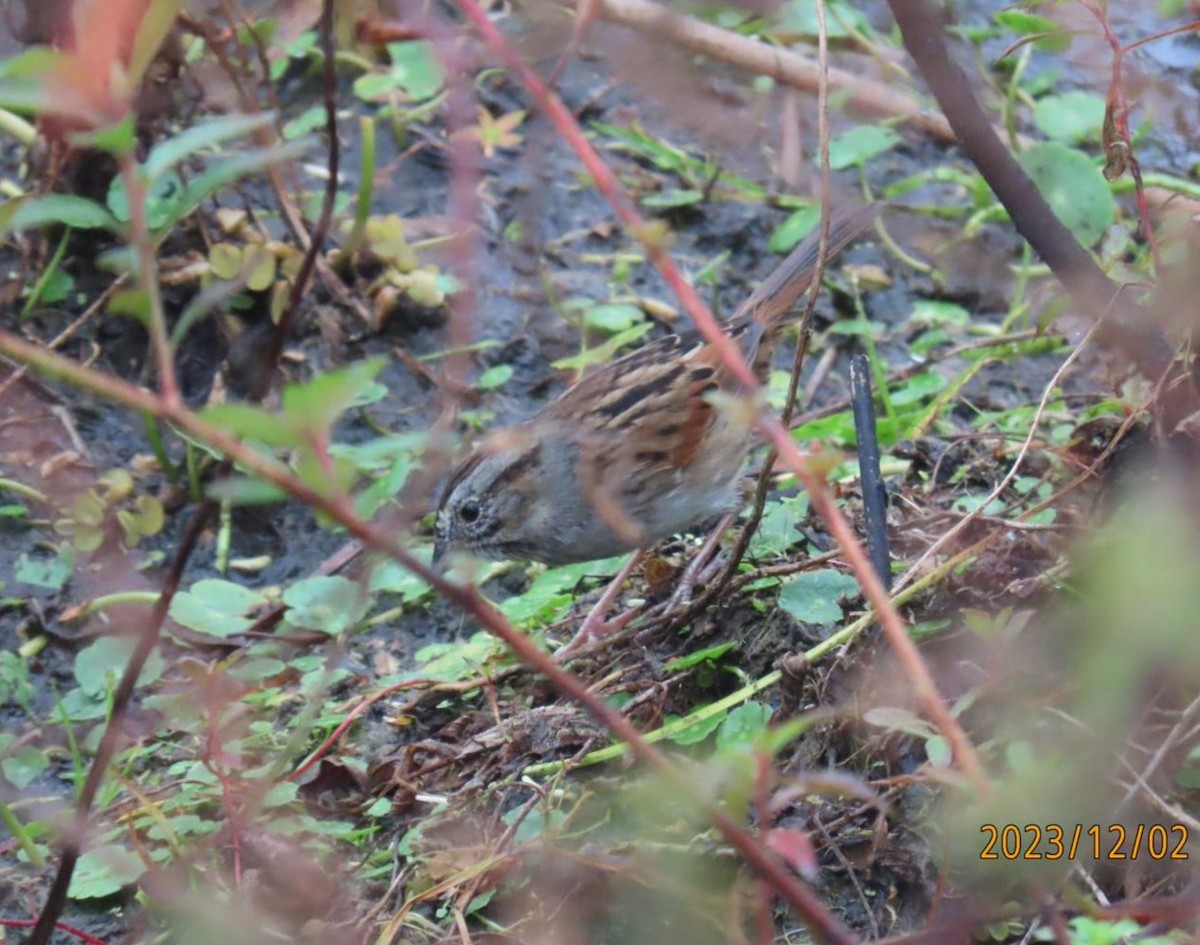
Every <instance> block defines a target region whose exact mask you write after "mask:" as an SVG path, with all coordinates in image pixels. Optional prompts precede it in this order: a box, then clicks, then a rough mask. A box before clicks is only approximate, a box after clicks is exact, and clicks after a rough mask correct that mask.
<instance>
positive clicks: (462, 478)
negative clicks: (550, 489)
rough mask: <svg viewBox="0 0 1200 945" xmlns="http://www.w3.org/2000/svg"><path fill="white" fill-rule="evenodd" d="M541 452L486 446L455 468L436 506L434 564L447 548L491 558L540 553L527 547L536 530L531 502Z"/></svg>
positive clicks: (526, 556) (534, 492)
mask: <svg viewBox="0 0 1200 945" xmlns="http://www.w3.org/2000/svg"><path fill="white" fill-rule="evenodd" d="M539 452H540V451H539V450H538V449H537V448H536V447H534V448H531V449H525V450H521V449H500V450H496V451H488V450H487V449H486V448H485V449H483V450H480V451H479V452H477V453H475V454H474V455H473V456H471V457H470V458H468V459H467V460H466V461H465V462H463V463H462V464H461V465H460V466H459V467H458V468H457V469H456V470H455V471H454V473H453V474H452V475H451V476H450V480H449V482H448V483H447V485H446V490H445V492H444V493H443V494H442V501H441V504H440V505H439V506H438V514H437V524H436V526H435V528H434V545H433V559H434V561H435V562H438V561H439V560H440V559H441V558H442V556H443V555H445V554H446V553H447V552H450V551H463V552H468V553H470V554H473V555H477V556H479V557H481V558H490V559H493V560H504V559H509V558H533V559H538V558H539V557H540V556H539V555H538V554H536V553H535V552H536V548H531V547H530V542H531V540H533V539H536V537H537V535H538V534H539V523H538V522H537V521H536V520H535V518H536V509H535V507H534V503H533V501H532V500H533V498H534V496H535V495H536V480H537V475H536V474H537V470H536V464H537V462H538V454H539Z"/></svg>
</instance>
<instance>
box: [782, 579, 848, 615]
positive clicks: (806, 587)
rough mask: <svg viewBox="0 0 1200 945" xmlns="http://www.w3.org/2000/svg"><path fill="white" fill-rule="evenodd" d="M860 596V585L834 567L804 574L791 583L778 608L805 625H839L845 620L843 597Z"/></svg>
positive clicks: (783, 593) (784, 588)
mask: <svg viewBox="0 0 1200 945" xmlns="http://www.w3.org/2000/svg"><path fill="white" fill-rule="evenodd" d="M857 594H858V582H857V581H856V580H854V578H852V577H850V575H848V574H843V573H842V572H841V571H835V570H834V569H833V568H821V569H820V570H818V571H805V572H803V573H802V574H797V575H796V576H795V577H794V578H792V579H791V580H790V581H788V582H787V583H786V584H785V585H784V586H783V590H782V591H781V592H780V594H779V606H780V607H782V608H783V609H784V610H785V611H786V612H787V613H789V614H791V615H792V616H793V617H795V618H796V619H797V620H800V621H803V622H804V623H836V622H837V621H839V620H841V619H842V607H841V604H839V603H838V601H839V599H840V598H842V597H852V596H855V595H857Z"/></svg>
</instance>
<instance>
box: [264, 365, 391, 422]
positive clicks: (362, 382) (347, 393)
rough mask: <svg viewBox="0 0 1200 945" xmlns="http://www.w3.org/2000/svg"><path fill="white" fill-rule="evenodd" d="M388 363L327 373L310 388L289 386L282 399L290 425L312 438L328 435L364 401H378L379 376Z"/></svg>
mask: <svg viewBox="0 0 1200 945" xmlns="http://www.w3.org/2000/svg"><path fill="white" fill-rule="evenodd" d="M385 363H386V361H385V360H384V359H383V358H371V359H369V360H366V361H358V362H356V363H354V364H348V365H346V366H345V367H342V368H338V369H337V370H334V371H327V372H326V373H324V374H321V375H319V376H317V377H315V378H313V379H312V380H311V381H309V382H308V383H307V384H290V385H288V386H287V387H285V388H284V389H283V395H282V398H281V399H282V402H283V412H284V414H285V416H287V418H288V422H289V424H290V425H291V426H292V427H293V428H294V429H299V430H304V431H305V432H306V433H307V434H308V435H310V436H311V435H315V434H320V433H327V432H328V431H329V429H330V427H332V426H333V423H334V421H335V420H337V418H338V417H340V416H341V415H342V414H343V413H345V412H346V411H347V410H349V409H350V408H351V407H353V406H356V405H358V404H361V403H364V402H365V401H364V399H363V398H364V397H366V396H368V395H369V396H371V397H372V398H374V397H375V395H376V394H377V393H378V392H377V390H376V389H375V384H374V380H375V375H376V374H378V373H379V372H380V371H381V370H383V366H384V364H385Z"/></svg>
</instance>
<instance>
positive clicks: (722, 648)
mask: <svg viewBox="0 0 1200 945" xmlns="http://www.w3.org/2000/svg"><path fill="white" fill-rule="evenodd" d="M735 646H736V644H735V643H718V644H716V646H706V647H704V649H702V650H696V651H695V652H694V653H689V654H687V656H679V657H676V658H675V659H670V660H667V664H666V670H667V672H669V673H678V672H680V671H681V670H685V669H691V668H692V667H693V666H699V665H700V664H701V663H715V662H716V661H717V660H719V659H720V658H721V657H722V656H724V655H725V654H726V653H728V652H729V651H730V650H732V649H733V648H734V647H735Z"/></svg>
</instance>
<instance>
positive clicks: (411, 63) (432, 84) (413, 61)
mask: <svg viewBox="0 0 1200 945" xmlns="http://www.w3.org/2000/svg"><path fill="white" fill-rule="evenodd" d="M387 49H388V55H389V56H390V57H391V59H392V70H393V72H394V73H395V74H396V75H397V76H398V78H399V83H400V88H401V89H402V90H403V91H404V92H405V93H407V94H408V97H409V98H410V99H412V100H413V101H414V102H422V101H424V100H426V99H430V98H433V96H435V95H437V93H438V92H440V91H441V89H442V84H443V82H444V80H445V77H444V74H443V72H442V63H441V59H440V58H439V57H438V55H437V54H436V53H435V52H434V49H433V46H432V44H430V43H429V42H427V41H426V40H415V41H412V42H405V43H388V47H387Z"/></svg>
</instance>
